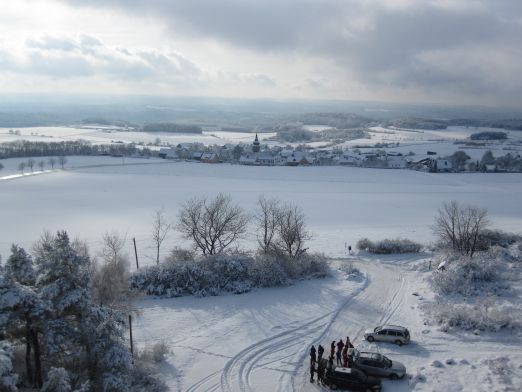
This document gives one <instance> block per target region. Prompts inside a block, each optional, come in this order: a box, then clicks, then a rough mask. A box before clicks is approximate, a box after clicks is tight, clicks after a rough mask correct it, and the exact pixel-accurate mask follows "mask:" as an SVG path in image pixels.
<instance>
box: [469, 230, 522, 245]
mask: <svg viewBox="0 0 522 392" xmlns="http://www.w3.org/2000/svg"><path fill="white" fill-rule="evenodd" d="M518 241H522V236H520V235H518V234H514V233H506V232H504V231H502V230H489V229H486V230H482V231H481V232H480V233H479V236H478V245H477V249H478V250H488V249H489V248H491V247H493V246H501V247H503V248H507V247H508V246H510V245H512V244H514V243H515V242H518Z"/></svg>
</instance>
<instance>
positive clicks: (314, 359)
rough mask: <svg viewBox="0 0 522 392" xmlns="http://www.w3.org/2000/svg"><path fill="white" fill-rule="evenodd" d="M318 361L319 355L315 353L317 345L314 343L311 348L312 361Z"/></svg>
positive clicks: (312, 362)
mask: <svg viewBox="0 0 522 392" xmlns="http://www.w3.org/2000/svg"><path fill="white" fill-rule="evenodd" d="M316 361H317V357H316V355H315V346H314V345H312V348H311V349H310V363H311V364H312V365H313V364H314V363H315V362H316Z"/></svg>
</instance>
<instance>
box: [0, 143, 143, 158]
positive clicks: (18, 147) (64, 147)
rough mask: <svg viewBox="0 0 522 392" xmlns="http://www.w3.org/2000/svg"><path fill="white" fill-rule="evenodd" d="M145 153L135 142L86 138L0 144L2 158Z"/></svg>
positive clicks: (0, 156)
mask: <svg viewBox="0 0 522 392" xmlns="http://www.w3.org/2000/svg"><path fill="white" fill-rule="evenodd" d="M136 154H138V155H143V156H150V155H151V151H150V150H149V149H147V148H143V149H137V148H136V146H135V145H133V144H124V143H122V144H91V143H90V142H87V141H85V140H71V141H63V142H51V143H46V142H32V141H27V140H17V141H14V142H8V143H2V144H0V158H21V157H43V156H61V155H118V156H120V155H122V156H129V155H136Z"/></svg>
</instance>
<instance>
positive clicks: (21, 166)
mask: <svg viewBox="0 0 522 392" xmlns="http://www.w3.org/2000/svg"><path fill="white" fill-rule="evenodd" d="M26 166H27V165H26V164H25V162H20V163H19V164H18V170H19V171H20V172H22V174H24V170H25V167H26Z"/></svg>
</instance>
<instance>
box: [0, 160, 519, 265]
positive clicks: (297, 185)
mask: <svg viewBox="0 0 522 392" xmlns="http://www.w3.org/2000/svg"><path fill="white" fill-rule="evenodd" d="M2 162H3V164H4V166H5V169H4V170H2V172H1V173H0V176H3V177H8V176H10V175H12V174H15V173H16V171H15V170H14V168H16V166H17V161H16V160H10V159H8V160H3V161H2ZM219 192H225V193H230V194H231V195H232V197H233V199H234V200H235V201H236V202H237V203H239V204H240V205H241V206H243V207H244V208H245V209H247V210H249V211H252V210H253V209H254V207H255V203H256V200H257V198H258V197H259V196H260V195H261V194H265V195H266V196H275V197H278V198H280V199H282V200H284V201H288V202H295V203H297V204H299V205H300V206H301V207H302V208H303V209H304V211H305V213H306V216H307V217H308V223H309V226H310V229H311V231H312V232H313V233H314V239H313V241H312V243H311V248H312V249H313V250H317V251H323V252H325V253H327V254H328V255H329V256H342V255H344V254H345V243H346V244H348V245H350V244H351V245H354V244H355V242H356V241H357V240H358V239H359V238H361V237H370V238H372V239H376V240H377V239H382V238H385V237H398V236H400V237H406V238H410V239H412V240H416V241H420V242H423V243H429V242H431V241H432V234H431V230H430V225H431V223H432V221H433V217H434V215H435V213H436V211H437V209H438V208H439V207H440V205H441V204H442V202H444V201H447V200H453V199H454V200H457V201H460V202H464V203H470V204H473V205H477V206H480V207H484V208H487V209H488V210H489V213H490V217H491V220H492V223H493V226H494V227H498V228H501V229H504V230H507V231H515V232H519V231H520V227H521V226H520V223H521V222H522V209H520V197H519V195H520V194H521V192H522V174H500V173H492V174H487V173H486V174H484V173H471V174H470V173H468V174H464V173H462V174H431V173H423V172H416V171H410V170H380V169H362V168H350V167H339V166H333V167H247V166H239V165H228V164H222V165H207V164H202V163H190V162H170V161H165V160H154V159H133V160H132V159H127V158H126V159H125V160H124V161H123V160H122V159H121V158H110V157H101V158H100V157H95V158H89V157H78V158H69V163H68V164H67V166H66V170H64V171H61V170H59V171H55V172H52V173H46V174H41V175H34V176H24V177H23V178H15V179H10V180H9V179H3V180H0V203H1V205H2V209H1V210H0V221H1V222H9V225H5V224H3V225H0V254H2V255H3V256H4V257H5V256H6V255H7V252H8V249H9V246H10V244H11V243H13V242H17V243H19V244H21V245H24V246H28V247H29V246H30V244H31V243H32V241H34V240H35V239H36V238H38V237H39V236H40V235H41V233H42V231H43V230H44V229H48V230H51V231H55V230H58V229H62V228H63V229H67V230H68V231H69V232H70V233H71V234H72V235H78V236H80V237H81V238H83V239H85V240H87V241H88V242H90V243H92V244H93V247H95V246H96V244H97V242H98V241H99V240H100V238H101V234H102V233H103V232H105V231H108V230H118V231H121V232H123V233H127V236H128V238H129V241H128V242H129V248H128V251H129V253H132V251H133V249H132V247H131V241H130V239H131V238H132V237H135V238H136V240H137V242H138V245H139V246H138V248H139V249H138V252H139V253H140V255H142V258H143V260H142V262H143V263H146V262H148V261H149V260H150V259H149V258H148V256H149V255H150V254H151V253H152V249H150V245H151V241H150V228H151V222H152V214H153V212H154V210H156V209H158V208H161V207H164V208H165V211H166V213H167V214H168V215H169V217H171V218H172V219H173V220H175V218H176V215H177V210H178V208H179V205H180V203H182V202H184V201H185V200H187V199H189V198H191V197H194V196H201V195H211V196H212V195H215V194H217V193H219ZM254 243H255V234H254V233H253V232H250V233H248V235H247V237H246V238H245V240H244V241H243V245H244V246H245V247H252V246H253V244H254ZM174 245H178V246H179V245H184V244H183V242H181V239H180V238H179V236H178V234H177V233H175V232H174V233H172V234H171V235H170V236H169V238H168V245H167V246H166V247H165V252H166V251H167V248H170V247H172V246H174Z"/></svg>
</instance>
